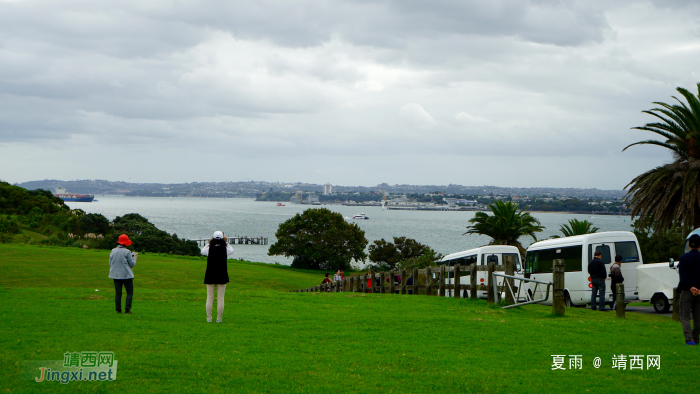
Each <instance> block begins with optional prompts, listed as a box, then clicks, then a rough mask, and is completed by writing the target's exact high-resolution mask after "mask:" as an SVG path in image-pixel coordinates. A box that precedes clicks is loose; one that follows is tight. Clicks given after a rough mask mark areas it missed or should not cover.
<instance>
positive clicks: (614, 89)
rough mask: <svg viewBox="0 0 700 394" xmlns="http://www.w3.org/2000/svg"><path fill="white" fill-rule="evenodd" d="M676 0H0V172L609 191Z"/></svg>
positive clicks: (678, 6) (663, 58)
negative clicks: (253, 0) (113, 0)
mask: <svg viewBox="0 0 700 394" xmlns="http://www.w3.org/2000/svg"><path fill="white" fill-rule="evenodd" d="M698 15H700V2H698V1H693V0H674V1H666V0H642V1H636V0H635V1H632V0H620V1H615V2H610V1H603V0H590V1H566V2H558V1H519V0H492V1H487V2H484V1H476V0H467V1H461V2H454V1H448V0H436V1H431V2H402V1H393V0H384V1H382V0H378V1H373V2H358V1H353V0H336V1H320V0H299V1H293V2H278V1H270V0H260V1H257V2H244V1H239V0H232V1H220V0H187V1H183V2H176V3H172V2H155V3H152V4H151V3H149V5H148V6H144V5H143V4H142V2H137V1H134V0H123V1H120V2H110V3H105V2H95V1H88V0H71V1H66V0H51V1H48V0H23V1H16V0H0V24H2V29H0V58H1V59H2V67H0V179H3V180H6V181H8V182H11V183H19V182H26V181H31V180H36V179H45V178H56V179H61V178H63V179H65V178H70V179H88V178H89V179H123V180H125V181H129V182H143V183H146V182H166V183H176V182H193V181H198V182H221V181H227V180H230V179H242V180H245V179H257V180H263V179H266V180H289V179H303V180H305V181H307V182H310V183H314V184H324V183H326V182H329V181H330V182H331V183H335V184H342V185H376V184H379V183H382V182H387V183H389V184H443V185H446V184H450V183H454V184H462V185H480V184H498V185H509V186H512V187H533V186H541V187H562V188H566V187H581V188H600V189H618V190H619V189H622V188H624V187H625V186H626V185H627V184H628V183H629V182H630V181H631V180H632V179H633V178H634V177H635V176H637V175H639V174H641V173H643V172H645V171H647V170H649V169H651V168H654V167H656V166H659V165H663V164H664V163H667V162H670V161H671V159H672V158H671V157H670V156H669V155H668V153H667V151H666V150H665V149H663V148H659V147H653V146H635V147H632V148H631V149H629V150H627V151H625V152H622V149H623V148H624V147H626V146H628V145H629V144H632V143H635V142H637V141H641V140H647V139H651V138H655V136H654V135H653V134H652V133H649V132H646V131H640V130H632V129H631V128H633V127H636V126H643V125H644V124H646V123H649V122H654V121H655V118H653V117H652V116H649V115H647V114H643V113H642V111H643V110H649V109H652V108H654V107H655V105H654V104H653V102H655V101H661V102H668V103H671V102H673V99H672V97H671V96H673V95H676V91H675V89H676V87H679V86H680V87H684V88H686V89H689V90H691V91H693V92H697V87H696V84H697V83H698V82H700V62H698V61H697V59H698V58H700V45H698V42H700V39H699V38H700V37H699V36H700V18H699V17H698Z"/></svg>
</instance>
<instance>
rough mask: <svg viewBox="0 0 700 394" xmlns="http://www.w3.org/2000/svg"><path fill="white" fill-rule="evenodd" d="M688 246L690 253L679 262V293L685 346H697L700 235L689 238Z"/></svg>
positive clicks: (699, 304) (699, 295)
mask: <svg viewBox="0 0 700 394" xmlns="http://www.w3.org/2000/svg"><path fill="white" fill-rule="evenodd" d="M688 246H690V252H688V253H685V254H684V255H683V256H681V259H680V261H679V262H678V275H680V278H681V281H680V283H679V284H678V291H679V292H681V303H680V304H681V306H680V316H681V325H682V326H683V335H685V344H686V345H691V346H695V345H697V344H698V339H700V338H698V336H699V335H698V334H700V235H697V234H693V235H692V236H691V237H690V238H688ZM691 314H692V316H693V327H692V329H691V326H690V316H691Z"/></svg>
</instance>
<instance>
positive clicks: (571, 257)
mask: <svg viewBox="0 0 700 394" xmlns="http://www.w3.org/2000/svg"><path fill="white" fill-rule="evenodd" d="M596 251H600V252H601V253H602V255H603V256H602V258H601V260H603V262H604V263H605V272H606V273H608V277H607V278H606V279H605V300H606V302H608V303H609V304H611V303H612V289H611V285H610V283H611V282H610V275H609V273H610V264H611V263H613V262H614V261H615V256H616V255H620V256H622V265H621V270H622V276H623V277H624V278H625V282H624V285H625V300H626V301H632V300H638V299H639V296H638V292H637V267H638V266H640V265H642V264H643V261H642V255H641V253H640V248H639V242H637V237H636V236H635V235H634V234H633V233H631V232H629V231H606V232H602V233H592V234H585V235H576V236H573V237H565V238H555V239H548V240H544V241H539V242H535V243H533V244H532V245H530V247H528V248H527V254H526V255H525V277H529V278H531V279H535V280H539V281H545V282H551V281H552V269H553V260H555V259H563V260H564V262H565V264H566V267H565V274H564V295H565V297H566V298H565V299H566V306H567V307H569V306H572V305H582V306H585V305H586V304H589V303H590V302H591V288H592V287H593V284H592V283H591V281H590V277H589V275H588V263H589V262H590V261H591V260H592V259H593V254H594V253H595V252H596ZM532 291H534V284H530V293H532ZM543 292H544V289H541V286H540V288H538V293H541V294H536V295H533V294H531V296H534V297H535V298H544V294H543ZM543 304H547V305H552V297H550V298H549V300H548V301H546V302H544V303H543Z"/></svg>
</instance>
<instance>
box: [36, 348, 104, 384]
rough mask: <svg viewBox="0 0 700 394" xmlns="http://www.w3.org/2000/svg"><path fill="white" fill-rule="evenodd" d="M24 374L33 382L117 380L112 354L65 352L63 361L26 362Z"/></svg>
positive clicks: (65, 382)
mask: <svg viewBox="0 0 700 394" xmlns="http://www.w3.org/2000/svg"><path fill="white" fill-rule="evenodd" d="M24 374H25V377H27V378H32V379H34V381H35V382H38V383H42V382H61V383H63V384H67V383H69V382H75V381H111V380H116V379H117V360H115V359H114V352H96V351H88V352H66V353H65V354H64V355H63V361H62V362H61V361H60V360H39V361H37V360H34V361H26V362H25V367H24Z"/></svg>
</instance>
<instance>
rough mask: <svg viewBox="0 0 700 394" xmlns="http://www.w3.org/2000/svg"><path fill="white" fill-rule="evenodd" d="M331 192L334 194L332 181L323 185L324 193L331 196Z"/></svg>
mask: <svg viewBox="0 0 700 394" xmlns="http://www.w3.org/2000/svg"><path fill="white" fill-rule="evenodd" d="M331 194H333V186H331V184H330V183H326V184H325V185H323V195H324V196H330V195H331Z"/></svg>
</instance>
